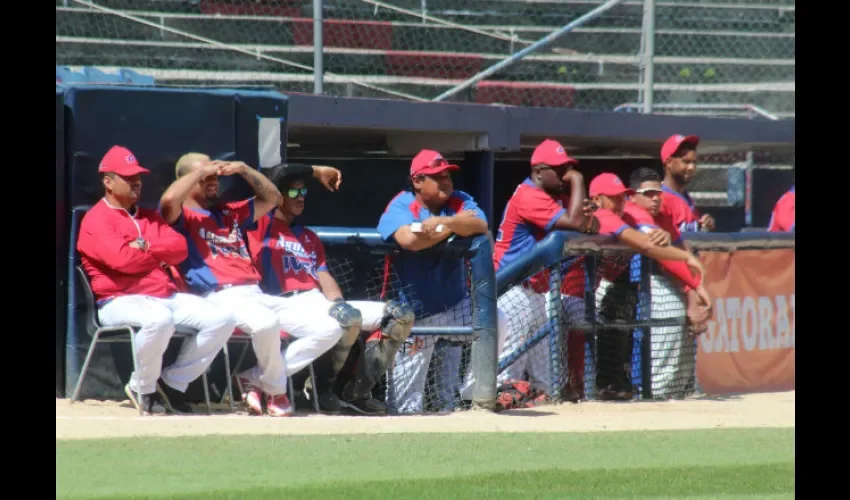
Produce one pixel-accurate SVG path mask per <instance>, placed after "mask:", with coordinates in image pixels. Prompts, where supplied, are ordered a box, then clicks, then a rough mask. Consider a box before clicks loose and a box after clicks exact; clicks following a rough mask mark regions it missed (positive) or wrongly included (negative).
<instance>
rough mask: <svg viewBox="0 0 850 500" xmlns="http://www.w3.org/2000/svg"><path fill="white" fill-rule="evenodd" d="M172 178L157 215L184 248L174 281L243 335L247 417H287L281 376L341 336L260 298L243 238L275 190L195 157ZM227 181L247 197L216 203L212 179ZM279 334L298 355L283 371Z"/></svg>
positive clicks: (330, 321)
mask: <svg viewBox="0 0 850 500" xmlns="http://www.w3.org/2000/svg"><path fill="white" fill-rule="evenodd" d="M287 168H292V169H293V170H298V171H306V172H311V171H312V172H313V173H314V175H317V176H319V177H322V176H323V175H324V176H328V177H331V176H335V177H336V178H339V171H338V170H336V169H331V168H330V167H320V168H319V169H318V170H317V169H315V168H313V167H310V166H309V165H300V164H299V165H288V166H287ZM175 173H176V175H177V180H175V181H174V182H173V183H172V184H171V186H169V187H168V189H167V190H166V191H165V193H163V195H162V198H161V199H160V210H161V211H162V215H163V218H164V219H165V220H166V221H167V222H168V223H169V224H171V225H173V226H174V227H175V228H176V229H177V230H178V231H179V232H180V233H181V234H183V236H184V237H185V238H186V240H187V242H188V246H189V256H188V258H187V259H186V260H185V261H183V263H182V264H181V265H180V266H179V267H180V272H181V275H182V277H183V278H184V280H185V281H186V284H187V285H188V287H189V289H190V290H191V291H192V292H193V293H195V294H198V295H202V296H204V297H205V298H206V299H207V300H209V301H211V302H213V303H214V304H215V305H216V307H218V308H220V309H222V310H225V311H229V312H230V313H231V314H232V315H233V317H234V318H235V319H236V325H237V326H238V327H239V329H240V330H242V331H243V332H245V333H246V334H248V335H250V336H251V340H252V345H253V348H254V352H255V353H256V355H257V366H256V367H254V368H252V369H249V370H247V371H246V372H243V373H241V374H238V377H239V378H240V381H241V382H242V386H243V388H244V399H245V403H246V404H247V405H248V410H249V412H250V413H252V414H258V415H262V414H263V413H264V408H263V407H264V406H265V411H266V413H267V414H268V415H270V416H273V417H286V416H290V415H292V405H291V404H290V402H289V398H288V397H287V395H286V389H287V386H286V377H287V375H291V374H292V373H295V372H297V371H298V370H300V369H302V368H304V367H306V366H307V365H309V364H310V362H312V361H313V360H314V359H316V358H317V357H319V356H320V355H321V354H322V353H324V352H325V351H327V350H328V349H330V348H331V347H332V346H333V345H334V344H336V343H337V341H338V340H339V338H340V335H341V332H340V330H339V328H338V323H337V322H336V321H335V320H334V318H331V317H330V316H324V317H317V318H312V319H311V321H310V322H309V324H308V323H307V322H305V321H302V319H303V318H301V316H300V314H299V311H298V310H297V309H295V308H292V307H289V306H291V305H292V304H293V303H292V302H291V301H290V299H288V298H285V297H275V296H273V295H267V294H264V293H263V292H262V290H261V289H260V286H259V283H260V273H259V272H257V269H256V268H255V267H254V263H253V262H252V261H251V256H250V255H249V253H248V248H247V246H246V244H245V240H244V232H245V231H248V230H250V229H253V228H255V227H256V221H257V219H259V218H260V217H262V216H263V215H265V214H266V213H268V211H269V210H271V209H273V208H274V207H276V206H277V205H278V203H279V202H280V199H281V196H280V192H279V191H278V189H277V187H275V185H274V184H273V183H272V182H271V181H269V180H268V179H267V178H266V177H265V176H264V175H263V174H261V173H260V172H258V171H257V170H255V169H253V168H251V167H249V166H248V165H246V164H245V163H243V162H223V163H222V162H213V161H212V160H210V158H209V156H207V155H204V154H202V153H187V154H185V155H183V156H182V157H181V158H180V159H179V160H178V161H177V165H176V172H175ZM228 175H240V176H242V177H243V178H244V179H245V180H246V181H247V182H248V184H249V185H250V186H251V187H252V188H253V189H254V193H255V196H254V197H252V198H249V199H247V200H241V201H236V202H229V203H221V202H220V201H219V198H218V187H219V182H218V178H219V176H228ZM337 185H338V183H337ZM281 329H283V330H284V331H286V332H287V333H289V334H290V335H292V336H293V337H296V339H297V340H295V341H294V342H293V343H292V344H291V345H290V347H289V349H294V352H298V353H299V356H297V357H291V358H290V365H289V366H286V365H285V363H284V359H283V355H282V354H281V352H280V350H281V345H280V331H281ZM296 358H297V359H296ZM264 398H265V399H264ZM264 401H265V405H263V402H264Z"/></svg>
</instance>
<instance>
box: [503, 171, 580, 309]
mask: <svg viewBox="0 0 850 500" xmlns="http://www.w3.org/2000/svg"><path fill="white" fill-rule="evenodd" d="M569 203H570V197H569V196H568V195H566V194H562V195H560V196H557V197H552V196H551V195H550V194H548V193H547V192H546V191H544V190H542V189H540V188H539V187H537V186H536V185H535V184H534V183H533V182H532V181H531V179H530V178H527V179H525V181H523V183H522V184H520V185H518V186H517V187H516V189H515V190H514V194H513V195H512V196H511V198H510V199H509V200H508V204H507V205H506V206H505V211H504V213H503V214H502V222H501V224H499V230H498V232H497V233H496V245H495V247H494V249H493V264H494V266H495V268H496V271H498V270H499V268H500V267H502V266H505V265H508V264H510V263H511V262H513V261H515V260H516V259H517V258H518V257H519V256H520V255H524V254H527V253H528V252H530V251H531V250H532V249H533V248H534V245H535V244H536V243H537V242H538V241H540V240H542V239H543V237H544V236H546V235H547V234H549V232H550V231H552V227H553V226H554V225H555V222H556V221H557V220H558V219H559V218H560V217H561V215H563V214H564V213H566V211H567V210H566V208H565V207H567V206H569ZM579 275H580V280H581V283H579V282H578V280H579ZM562 283H563V284H564V285H565V286H566V285H567V284H569V287H566V288H565V287H562V292H564V293H566V290H569V291H570V292H571V294H575V293H578V294H579V295H578V296H583V295H584V272H583V269H582V268H581V266H580V265H576V264H575V263H574V264H571V265H570V268H569V270H568V272H567V273H566V274H565V276H564V278H563V281H562ZM528 285H529V286H530V287H531V288H532V289H533V290H534V291H535V292H538V293H545V292H547V291H548V290H549V273H548V272H547V271H546V270H544V271H541V272H539V273H537V274H535V275H534V276H532V277H531V278H529V279H528ZM577 288H580V290H578V291H574V289H577Z"/></svg>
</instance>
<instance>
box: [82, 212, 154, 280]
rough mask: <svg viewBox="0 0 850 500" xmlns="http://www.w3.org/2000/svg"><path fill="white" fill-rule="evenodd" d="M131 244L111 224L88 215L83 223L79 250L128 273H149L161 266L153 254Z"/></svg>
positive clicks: (108, 265)
mask: <svg viewBox="0 0 850 500" xmlns="http://www.w3.org/2000/svg"><path fill="white" fill-rule="evenodd" d="M131 241H132V240H128V239H127V238H126V237H125V236H122V235H121V234H120V233H118V232H117V231H116V230H115V228H114V227H112V225H111V224H108V223H105V222H102V221H98V220H93V219H90V218H88V217H87V216H86V217H83V221H82V223H81V224H80V235H79V236H78V238H77V251H78V252H80V253H81V254H82V255H85V256H86V257H87V258H89V259H91V260H93V261H96V262H99V263H101V264H105V265H106V266H107V267H111V268H113V269H115V270H116V271H118V272H120V273H124V274H145V273H147V272H149V271H151V270H152V269H154V268H156V266H158V265H159V259H157V258H156V257H154V256H153V254H151V253H149V252H144V251H142V250H139V249H138V248H133V247H131V246H130V242H131Z"/></svg>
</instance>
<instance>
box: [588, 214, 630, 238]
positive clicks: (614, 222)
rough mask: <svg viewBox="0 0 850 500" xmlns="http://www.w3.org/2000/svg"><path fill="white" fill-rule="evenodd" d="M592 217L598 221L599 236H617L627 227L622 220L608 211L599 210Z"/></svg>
mask: <svg viewBox="0 0 850 500" xmlns="http://www.w3.org/2000/svg"><path fill="white" fill-rule="evenodd" d="M593 215H594V216H595V217H596V218H597V219H598V220H599V234H607V235H611V236H619V235H620V233H622V232H623V231H624V230H625V229H626V228H627V227H629V225H628V224H626V223H625V221H623V219H621V218H620V217H619V216H618V215H617V214H615V213H614V212H612V211H610V210H606V209H604V208H599V209H597V210H596V211H595V212H594V213H593Z"/></svg>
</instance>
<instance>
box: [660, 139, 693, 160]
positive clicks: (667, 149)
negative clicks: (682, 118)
mask: <svg viewBox="0 0 850 500" xmlns="http://www.w3.org/2000/svg"><path fill="white" fill-rule="evenodd" d="M685 143H687V144H693V146H694V147H697V145H699V137H697V136H695V135H679V134H677V135H672V136H670V137H669V138H668V139H667V140H666V141H664V145H663V146H661V161H662V162H665V161H667V159H668V158H670V157H671V156H673V153H675V152H676V150H677V149H679V146H681V145H682V144H685Z"/></svg>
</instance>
